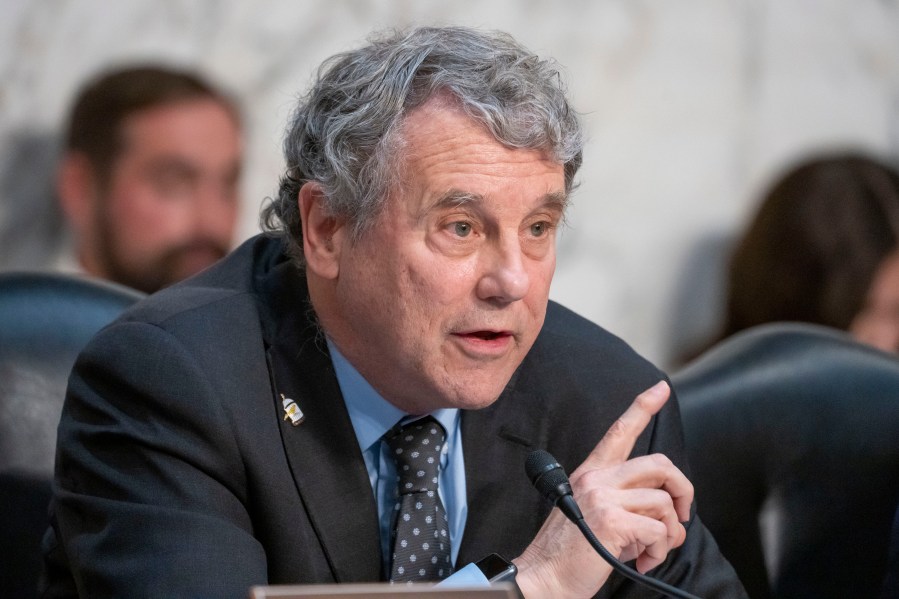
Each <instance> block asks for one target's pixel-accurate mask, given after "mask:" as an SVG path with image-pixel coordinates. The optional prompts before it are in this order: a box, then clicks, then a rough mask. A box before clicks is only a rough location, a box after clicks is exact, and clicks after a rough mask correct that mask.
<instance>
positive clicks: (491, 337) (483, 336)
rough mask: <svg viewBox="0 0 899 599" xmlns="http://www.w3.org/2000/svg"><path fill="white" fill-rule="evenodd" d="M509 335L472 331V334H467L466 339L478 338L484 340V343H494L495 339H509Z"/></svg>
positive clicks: (500, 332) (498, 332)
mask: <svg viewBox="0 0 899 599" xmlns="http://www.w3.org/2000/svg"><path fill="white" fill-rule="evenodd" d="M508 336H509V334H508V333H506V332H503V331H472V332H470V333H466V337H477V338H478V339H483V340H484V341H493V340H495V339H499V338H500V337H508Z"/></svg>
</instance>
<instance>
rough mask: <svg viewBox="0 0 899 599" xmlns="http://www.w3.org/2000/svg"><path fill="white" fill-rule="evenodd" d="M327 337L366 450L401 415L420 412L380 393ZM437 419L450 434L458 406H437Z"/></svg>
mask: <svg viewBox="0 0 899 599" xmlns="http://www.w3.org/2000/svg"><path fill="white" fill-rule="evenodd" d="M326 339H327V342H328V350H329V351H330V352H331V361H332V362H333V364H334V371H335V373H336V374H337V383H338V384H339V385H340V391H341V393H342V394H343V400H344V402H345V403H346V407H347V411H348V412H349V414H350V421H351V422H352V423H353V430H355V432H356V439H357V440H358V441H359V447H360V449H361V450H362V451H363V452H365V451H367V450H368V449H369V448H370V447H371V446H372V445H374V444H375V443H377V442H378V441H380V440H381V437H383V436H384V433H386V432H387V431H389V430H390V429H391V428H393V426H394V425H395V424H396V423H397V422H399V421H400V420H401V419H406V420H407V421H411V420H415V419H417V418H418V416H412V415H410V414H407V413H406V412H404V411H403V410H400V409H399V408H397V407H396V406H394V405H393V404H392V403H390V402H389V401H387V400H386V399H384V398H383V397H381V394H380V393H378V392H377V391H375V389H374V388H373V387H372V386H371V385H370V384H369V383H368V381H366V380H365V379H364V378H363V377H362V375H361V374H359V371H358V370H356V369H355V368H354V367H353V365H352V364H350V362H349V360H347V359H346V358H345V357H344V356H343V354H341V353H340V351H339V350H338V349H337V347H336V346H335V345H334V344H333V343H332V342H331V340H330V339H328V338H327V337H326ZM430 415H431V416H432V417H433V418H434V419H435V420H437V422H439V423H440V424H441V425H443V428H444V429H445V430H446V431H447V434H448V435H451V434H452V433H453V431H455V430H456V427H457V426H458V418H459V410H458V409H457V408H442V409H439V410H434V411H433V412H431V414H430Z"/></svg>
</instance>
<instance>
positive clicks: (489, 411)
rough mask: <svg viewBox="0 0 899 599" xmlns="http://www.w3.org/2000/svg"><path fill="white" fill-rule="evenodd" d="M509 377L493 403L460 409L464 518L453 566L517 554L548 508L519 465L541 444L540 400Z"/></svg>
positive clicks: (541, 417)
mask: <svg viewBox="0 0 899 599" xmlns="http://www.w3.org/2000/svg"><path fill="white" fill-rule="evenodd" d="M514 382H515V381H514V380H513V384H510V386H509V388H507V390H506V392H505V393H503V395H502V396H501V397H500V398H499V399H498V400H497V401H496V402H494V403H493V405H491V406H489V407H487V408H484V409H482V410H476V411H466V412H464V413H463V415H462V444H463V451H464V454H465V482H466V495H467V498H468V518H467V521H466V525H465V533H464V535H463V539H462V545H461V547H460V550H459V557H458V559H457V561H456V565H457V567H462V566H464V565H466V564H468V563H470V562H473V561H477V560H479V559H481V558H483V557H484V556H486V555H488V554H490V553H494V552H496V553H499V554H501V555H503V557H506V558H507V559H511V558H513V557H517V556H518V555H519V554H520V553H521V551H522V550H523V549H524V547H526V546H527V544H528V543H530V541H531V540H532V539H533V537H534V534H536V531H537V529H538V528H539V527H540V525H541V524H542V523H543V521H544V520H545V519H546V516H547V514H548V513H549V509H550V507H549V506H548V504H546V502H544V501H543V500H542V498H541V497H540V495H539V494H538V493H537V491H535V490H534V489H533V487H532V486H531V484H530V481H529V480H528V478H527V476H526V474H525V471H524V462H525V459H526V458H527V455H528V453H529V452H530V451H532V450H534V449H537V448H539V447H543V445H544V444H545V431H544V430H543V422H545V419H544V418H545V415H544V414H542V413H541V412H540V411H539V410H538V409H537V406H540V405H542V402H540V401H539V398H536V397H533V396H531V394H530V393H529V392H526V391H516V390H515V385H514ZM511 522H514V523H515V526H510V523H511Z"/></svg>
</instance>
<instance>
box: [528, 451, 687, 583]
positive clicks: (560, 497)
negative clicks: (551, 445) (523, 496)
mask: <svg viewBox="0 0 899 599" xmlns="http://www.w3.org/2000/svg"><path fill="white" fill-rule="evenodd" d="M524 469H525V472H527V475H528V478H529V479H530V480H531V484H533V485H534V487H535V488H536V489H537V490H538V491H539V492H540V494H541V495H543V496H544V497H545V498H546V499H548V500H549V501H550V502H551V503H552V504H553V505H555V506H556V507H558V508H559V509H560V510H561V511H562V513H563V514H565V516H566V517H567V518H568V519H569V520H571V521H572V522H573V523H574V524H575V525H576V526H577V527H578V529H579V530H580V531H581V533H582V534H583V535H584V536H585V537H586V538H587V541H589V543H590V545H591V546H592V547H593V549H595V550H596V552H597V553H598V554H599V555H600V556H601V557H602V558H603V559H604V560H606V562H608V564H609V565H610V566H612V569H614V570H615V571H616V572H618V573H619V574H621V575H622V576H625V577H627V578H630V579H631V580H633V581H635V582H637V583H640V584H642V585H644V586H647V587H649V588H651V589H653V590H656V591H658V592H660V593H664V594H666V595H668V596H669V597H677V598H678V599H699V598H698V597H696V596H695V595H691V594H689V593H687V592H685V591H682V590H680V589H678V588H675V587H673V586H671V585H669V584H666V583H664V582H662V581H660V580H656V579H655V578H650V577H649V576H646V575H645V574H640V573H639V572H637V571H636V570H634V569H633V568H631V567H630V566H626V565H624V564H622V563H621V562H620V561H618V559H617V558H616V557H615V556H614V555H612V554H611V553H610V552H609V550H608V549H606V548H605V547H603V545H602V543H600V542H599V539H597V538H596V535H595V534H593V531H592V530H590V527H589V526H588V525H587V522H586V520H584V516H583V514H582V513H581V510H580V508H579V507H578V505H577V502H575V500H574V496H573V495H572V492H571V483H570V482H569V481H568V475H567V474H565V469H564V468H562V465H561V464H559V462H557V461H556V458H554V457H553V456H552V454H550V453H549V452H548V451H544V450H542V449H538V450H536V451H532V452H531V453H530V454H528V457H527V460H526V461H525V464H524Z"/></svg>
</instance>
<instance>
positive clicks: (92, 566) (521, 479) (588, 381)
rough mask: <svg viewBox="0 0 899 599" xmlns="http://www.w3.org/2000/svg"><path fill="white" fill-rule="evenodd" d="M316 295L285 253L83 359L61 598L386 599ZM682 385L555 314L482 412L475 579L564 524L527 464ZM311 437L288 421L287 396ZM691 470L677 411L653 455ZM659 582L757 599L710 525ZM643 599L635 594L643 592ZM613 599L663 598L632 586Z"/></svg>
mask: <svg viewBox="0 0 899 599" xmlns="http://www.w3.org/2000/svg"><path fill="white" fill-rule="evenodd" d="M310 314H311V311H310V308H309V305H308V297H307V292H306V288H305V282H304V279H303V277H302V276H301V274H300V272H299V271H298V270H297V269H296V268H295V267H294V266H293V265H292V264H291V263H289V262H288V261H287V259H286V258H285V256H284V255H283V254H282V252H281V248H280V244H279V243H278V242H277V241H274V240H271V239H267V238H264V237H257V238H255V239H253V240H250V241H248V242H247V243H245V244H244V245H243V246H241V247H240V248H239V249H238V250H236V251H235V252H234V253H233V254H231V255H230V256H229V257H228V258H226V259H225V260H224V261H222V262H220V263H219V264H217V265H216V266H214V267H213V268H211V269H210V270H207V271H206V272H204V273H203V274H201V275H200V276H198V277H195V278H193V279H192V280H189V281H186V282H185V283H182V284H179V285H176V286H174V287H172V288H170V289H167V290H165V291H163V292H161V293H158V294H156V295H154V296H152V297H150V298H149V299H147V300H146V301H144V302H142V303H140V304H139V305H137V306H136V307H135V308H134V309H132V310H130V311H129V312H128V313H126V314H125V316H124V317H122V318H121V319H119V320H118V321H117V322H116V323H114V324H113V325H111V326H110V327H108V328H107V329H105V330H104V331H102V332H101V333H100V334H99V335H98V336H97V337H96V338H95V339H94V340H93V341H92V342H91V343H90V344H89V346H88V347H87V348H86V349H85V351H84V352H83V353H82V355H81V357H80V358H79V360H78V362H77V364H76V366H75V370H74V372H73V375H72V378H71V379H70V383H69V391H68V395H67V398H66V403H65V408H64V410H63V415H62V420H61V422H60V426H59V442H58V453H57V464H56V480H55V485H54V487H55V488H54V494H55V496H54V501H53V504H52V508H51V511H52V526H51V529H50V530H49V531H48V534H47V537H46V538H45V553H46V565H47V570H46V581H45V582H46V584H47V586H48V589H47V596H57V595H66V594H72V593H73V592H74V589H76V588H77V590H78V591H79V592H80V593H81V594H82V595H87V596H92V597H94V596H116V597H124V596H155V597H244V596H246V593H247V589H248V587H249V586H251V585H254V584H263V583H330V582H351V581H372V580H378V579H379V578H380V575H381V554H380V544H379V540H378V535H379V531H378V523H377V508H376V505H375V500H374V498H373V496H372V492H371V487H370V484H369V480H368V475H367V472H366V469H365V466H364V463H363V460H362V455H361V453H360V450H359V447H358V443H357V441H356V438H355V435H354V432H353V429H352V426H351V424H350V420H349V416H348V414H347V411H346V408H345V406H344V403H343V400H342V397H341V394H340V390H339V387H338V384H337V380H336V378H335V375H334V370H333V367H332V364H331V360H330V358H329V356H328V351H327V347H326V344H325V343H324V342H323V339H322V338H321V336H320V333H319V332H318V330H317V329H316V327H315V325H314V324H313V322H312V320H311V318H310ZM661 376H662V374H661V373H660V372H659V371H658V370H656V369H655V368H654V367H652V366H651V365H650V364H648V363H647V362H645V361H644V360H642V359H641V358H640V357H638V356H637V355H636V354H635V353H634V352H633V351H632V350H631V349H630V348H628V347H627V346H626V345H625V344H624V343H623V342H622V341H620V340H619V339H617V338H615V337H613V336H612V335H610V334H608V333H606V332H605V331H603V330H601V329H600V328H599V327H597V326H596V325H593V324H591V323H589V322H587V321H586V320H584V319H582V318H580V317H578V316H576V315H575V314H573V313H572V312H570V311H568V310H566V309H564V308H562V307H560V306H558V305H556V304H551V305H550V307H549V311H548V314H547V318H546V324H545V325H544V328H543V331H542V332H541V333H540V336H539V338H538V340H537V342H536V344H535V346H534V348H533V349H532V351H531V352H530V354H529V355H528V357H527V358H526V360H525V361H524V363H523V364H522V365H521V367H520V368H519V370H518V371H517V372H516V374H515V376H514V377H513V379H512V381H511V382H510V383H509V385H508V387H507V389H506V390H505V392H504V393H503V395H502V396H501V397H500V398H499V400H497V401H496V402H495V403H494V404H493V405H492V406H490V407H488V408H486V409H483V410H479V411H470V412H465V413H464V414H463V416H462V439H463V448H464V455H465V472H466V484H467V488H468V496H467V499H468V514H469V515H468V521H467V524H466V527H465V533H464V538H463V539H462V544H461V547H460V551H459V559H458V564H457V566H462V565H465V564H467V563H469V562H471V561H475V560H477V559H480V558H481V557H483V556H485V555H487V554H488V553H491V552H498V553H500V554H503V555H505V556H506V557H509V558H511V557H514V556H517V555H518V554H519V553H520V552H521V551H522V550H523V549H524V547H525V546H526V545H527V544H528V543H529V542H530V540H531V539H532V538H533V536H534V535H535V533H536V532H537V530H538V528H539V527H540V525H541V524H542V522H543V520H544V519H545V518H546V516H547V514H548V512H549V510H550V506H549V505H547V503H546V502H545V501H544V500H543V499H542V498H541V497H540V496H539V495H538V493H537V492H536V491H535V490H534V489H533V488H532V487H531V485H530V483H529V482H528V479H527V477H526V475H525V473H524V467H523V464H524V461H525V457H526V456H527V454H528V453H529V451H531V450H532V449H534V448H545V449H547V450H549V451H550V452H552V453H553V454H554V455H555V456H556V457H557V458H558V459H559V461H560V462H561V463H562V464H563V465H564V466H565V467H566V468H567V469H569V470H571V469H573V468H575V467H576V466H577V465H578V464H579V463H580V462H581V460H583V458H584V457H585V456H586V455H587V453H588V452H589V451H590V450H591V449H592V448H593V447H594V445H595V444H596V442H597V441H598V440H599V439H600V437H601V436H602V434H603V433H604V432H605V430H606V429H607V428H608V427H609V425H611V424H612V422H613V421H614V420H615V418H617V416H618V415H619V414H620V413H621V412H622V411H623V410H624V409H625V407H626V406H627V405H628V404H629V403H630V402H631V401H632V399H633V397H634V396H635V395H636V394H637V393H639V392H640V391H642V390H643V389H645V388H647V387H649V386H650V385H651V384H653V383H655V382H656V381H657V380H658V379H659V378H660V377H661ZM281 394H284V395H285V396H286V397H290V398H292V399H294V400H296V402H297V403H298V404H299V406H300V408H301V409H302V410H303V412H304V413H305V415H306V420H305V422H304V423H303V424H301V425H299V426H292V425H291V424H290V423H289V422H287V421H285V420H284V418H283V416H284V411H283V408H282V405H281V397H280V395H281ZM647 452H663V453H665V454H667V455H668V456H669V457H670V458H671V459H672V460H674V462H675V463H676V464H678V465H679V466H680V467H681V468H683V469H685V468H686V465H685V463H684V451H683V447H682V441H681V428H680V421H679V416H678V411H677V405H676V402H674V401H671V402H669V403H668V405H667V406H666V407H665V409H663V411H662V412H661V413H660V414H659V415H658V416H657V417H656V418H655V419H654V420H653V423H652V424H651V425H650V427H649V429H648V430H647V431H646V432H645V434H644V435H643V436H642V437H641V439H640V441H639V442H638V445H637V448H636V450H635V453H636V454H645V453H647ZM688 531H689V532H688V535H687V542H686V543H685V544H684V546H683V547H682V548H681V549H680V550H678V551H676V552H674V554H673V555H672V556H671V557H670V558H669V560H668V562H666V563H665V564H664V565H662V566H661V567H660V568H659V569H658V570H657V571H656V572H655V574H656V575H657V576H659V577H662V578H664V579H665V580H667V581H668V582H670V583H673V584H676V585H680V586H683V587H684V588H685V589H688V590H690V591H692V592H693V593H695V594H698V595H701V596H704V597H735V596H741V593H742V591H741V590H740V587H739V584H738V583H737V582H736V577H735V575H734V574H733V571H732V569H731V568H730V566H729V565H728V564H727V563H726V562H725V561H724V559H723V558H722V557H721V555H720V554H719V553H718V550H717V548H716V546H715V544H714V541H713V540H712V539H711V537H710V535H709V534H708V532H707V531H706V529H705V528H704V527H703V526H702V525H701V523H700V522H699V521H698V519H697V518H695V517H694V519H693V521H692V522H691V524H690V526H689V529H688ZM625 591H627V592H625ZM600 595H601V596H616V597H618V596H628V597H651V596H654V595H653V594H651V593H646V592H643V591H638V590H636V589H634V587H633V584H632V583H631V582H630V581H626V580H624V579H620V578H618V577H613V579H611V580H610V581H609V583H608V584H607V585H606V587H605V588H604V589H603V591H602V592H601V593H600Z"/></svg>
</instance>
